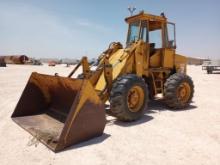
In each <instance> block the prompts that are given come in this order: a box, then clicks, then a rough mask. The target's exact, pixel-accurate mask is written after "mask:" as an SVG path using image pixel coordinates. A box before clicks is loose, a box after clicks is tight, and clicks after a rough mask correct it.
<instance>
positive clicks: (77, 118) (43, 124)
mask: <svg viewBox="0 0 220 165" xmlns="http://www.w3.org/2000/svg"><path fill="white" fill-rule="evenodd" d="M12 119H13V120H14V121H15V122H16V123H17V124H18V125H20V126H21V127H22V128H24V129H25V130H27V131H28V132H29V133H31V134H32V135H33V136H34V137H36V138H37V139H38V140H40V141H41V142H42V143H43V144H45V145H46V146H47V147H48V148H50V149H51V150H53V151H54V152H57V151H60V150H62V149H64V148H66V147H68V146H71V145H73V144H76V143H78V142H81V141H84V140H88V139H90V138H92V137H96V136H100V135H102V133H103V130H104V127H105V123H106V120H105V111H104V104H103V103H102V101H101V100H100V98H99V97H98V96H97V94H96V92H95V90H94V89H93V87H92V85H91V83H90V82H89V81H88V80H79V79H72V78H66V77H59V76H49V75H43V74H38V73H32V75H31V77H30V79H29V81H28V83H27V85H26V87H25V89H24V92H23V93H22V96H21V98H20V100H19V102H18V104H17V106H16V108H15V111H14V113H13V114H12Z"/></svg>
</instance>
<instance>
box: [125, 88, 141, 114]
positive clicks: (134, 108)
mask: <svg viewBox="0 0 220 165" xmlns="http://www.w3.org/2000/svg"><path fill="white" fill-rule="evenodd" d="M143 103H144V91H143V89H142V88H141V87H139V86H133V87H132V88H130V90H129V91H128V95H127V104H128V108H129V110H130V111H131V112H138V111H139V110H140V109H141V107H142V105H143Z"/></svg>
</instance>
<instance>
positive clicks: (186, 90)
mask: <svg viewBox="0 0 220 165" xmlns="http://www.w3.org/2000/svg"><path fill="white" fill-rule="evenodd" d="M190 93H191V88H190V85H189V84H188V83H187V82H183V83H181V84H180V86H179V87H178V88H177V97H178V100H179V101H180V102H181V103H186V102H188V100H189V98H190Z"/></svg>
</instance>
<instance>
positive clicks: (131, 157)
mask: <svg viewBox="0 0 220 165" xmlns="http://www.w3.org/2000/svg"><path fill="white" fill-rule="evenodd" d="M72 69H73V67H69V68H67V67H65V66H64V65H59V66H55V67H48V66H47V65H44V66H28V65H27V66H24V65H8V67H6V68H0V135H1V136H0V164H1V165H30V164H31V165H35V164H39V165H58V164H61V165H66V164H77V165H81V164H83V165H87V164H88V165H106V164H107V165H108V164H112V165H116V164H120V165H121V164H128V165H129V164H130V165H136V164H137V165H147V164H148V165H219V164H220V86H219V85H220V74H211V75H208V74H206V72H204V71H202V70H201V66H189V67H188V73H189V75H190V76H191V77H192V79H193V81H194V85H195V95H194V98H193V103H192V104H191V106H190V108H188V109H187V110H182V111H171V110H169V109H167V108H166V106H164V105H163V104H162V103H161V102H160V101H153V102H150V105H149V110H148V111H146V113H145V115H144V116H143V117H142V118H141V119H140V120H139V121H136V122H132V123H123V122H119V121H117V120H116V119H115V118H114V117H111V116H107V125H106V128H105V130H104V134H103V136H101V137H98V138H94V139H91V140H89V141H87V142H83V143H80V144H78V145H75V146H72V147H70V148H68V149H66V150H65V151H63V152H60V153H57V154H55V153H53V152H52V151H50V150H49V149H47V148H46V147H45V146H44V145H43V144H41V143H37V144H36V143H35V145H30V142H32V140H33V138H32V136H31V135H30V134H29V133H28V132H26V131H24V130H23V129H22V128H20V127H19V126H18V125H16V124H15V123H14V122H12V120H11V118H10V116H11V114H12V112H13V111H14V108H15V106H16V103H17V102H18V100H19V97H20V95H21V93H22V91H23V89H24V87H25V84H26V82H27V81H28V78H29V76H30V74H31V72H33V71H37V72H39V73H46V74H54V73H56V72H57V73H59V75H63V76H66V75H68V73H69V72H70V71H71V70H72Z"/></svg>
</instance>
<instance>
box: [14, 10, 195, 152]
mask: <svg viewBox="0 0 220 165" xmlns="http://www.w3.org/2000/svg"><path fill="white" fill-rule="evenodd" d="M125 21H126V22H127V23H128V35H127V42H126V47H125V48H123V46H122V44H121V43H118V42H113V43H111V44H110V46H109V48H108V49H107V50H106V51H104V52H103V53H102V54H101V55H100V56H99V57H98V60H97V63H96V64H95V65H94V66H93V67H92V66H91V65H90V64H89V63H88V60H87V58H86V57H83V58H82V60H81V61H80V63H79V64H78V65H76V66H75V68H74V69H73V71H72V72H71V73H70V74H69V75H68V76H67V77H61V76H58V75H57V74H56V75H55V76H50V75H43V74H39V73H36V72H34V73H32V75H31V76H30V79H29V81H28V83H27V85H26V87H25V89H24V91H23V93H22V96H21V98H20V100H19V102H18V104H17V106H16V108H15V111H14V113H13V114H12V119H13V120H14V121H15V122H16V123H17V124H18V125H20V126H21V127H23V128H24V129H25V130H27V131H28V132H29V133H31V134H32V135H33V136H34V137H36V138H37V139H38V140H40V141H41V142H42V143H44V144H45V145H46V146H47V147H49V148H50V149H51V150H53V151H55V152H57V151H60V150H63V149H64V148H66V147H68V146H71V145H73V144H76V143H78V142H81V141H85V140H88V139H90V138H93V137H96V136H100V135H102V133H103V130H104V127H105V123H106V119H105V103H106V102H107V101H109V102H110V113H111V114H112V115H113V116H115V117H117V118H118V119H119V120H122V121H134V120H137V119H139V118H140V117H141V116H142V114H143V112H144V111H145V110H147V104H148V101H149V99H154V98H155V96H157V95H158V94H160V95H161V96H162V97H163V100H164V101H165V103H166V104H167V106H168V107H170V108H172V109H182V108H186V107H187V106H189V104H190V102H191V100H192V97H193V93H194V85H193V82H192V79H191V78H190V77H189V76H187V75H186V62H187V59H186V57H184V56H181V55H178V54H176V53H175V49H176V36H175V24H174V23H170V22H168V21H167V18H166V17H165V15H164V14H163V13H162V14H161V15H160V16H155V15H151V14H146V13H144V12H140V13H139V14H137V15H134V16H131V17H128V18H126V19H125ZM80 67H82V74H80V75H78V78H72V76H73V75H74V73H76V71H77V70H78V69H79V68H80Z"/></svg>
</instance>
